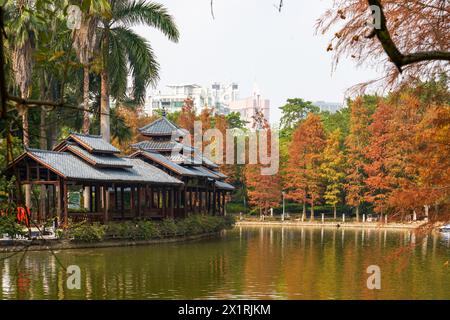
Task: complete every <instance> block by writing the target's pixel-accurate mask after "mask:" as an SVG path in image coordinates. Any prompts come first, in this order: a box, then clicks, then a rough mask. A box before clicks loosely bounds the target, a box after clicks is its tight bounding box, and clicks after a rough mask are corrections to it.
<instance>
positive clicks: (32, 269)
mask: <svg viewBox="0 0 450 320" xmlns="http://www.w3.org/2000/svg"><path fill="white" fill-rule="evenodd" d="M446 241H448V240H446V239H442V238H441V237H440V236H439V235H437V234H432V235H420V236H419V235H415V234H414V233H412V232H410V231H387V230H382V229H372V230H349V229H327V228H297V227H284V228H268V227H262V228H237V230H235V231H233V232H230V233H229V234H228V235H227V236H226V237H225V238H223V239H212V240H207V241H201V242H196V243H186V244H167V245H154V246H146V247H122V248H109V249H107V248H105V249H92V250H66V251H60V252H58V257H59V258H60V259H61V262H62V263H63V264H64V265H66V266H67V265H70V264H76V265H79V266H80V268H81V272H82V290H68V289H67V288H66V286H65V281H66V274H65V270H63V269H62V268H60V267H59V266H58V264H57V262H56V261H55V258H54V257H53V256H52V255H49V254H48V253H45V252H29V253H27V254H26V256H25V257H24V259H23V261H22V267H21V268H20V269H19V272H18V273H17V270H18V269H17V264H18V261H19V257H14V258H10V259H6V260H0V272H1V277H0V286H1V288H2V290H1V292H0V298H16V299H37V298H52V299H85V298H88V299H108V298H109V299H133V298H143V299H151V298H187V299H191V298H224V299H233V298H264V299H310V298H313V299H374V298H387V299H391V298H449V292H448V286H449V284H450V271H449V268H448V267H444V262H445V261H447V260H448V259H449V255H450V243H448V242H446ZM372 264H376V265H379V266H380V268H381V272H382V289H381V290H380V291H378V290H368V289H367V287H366V280H367V277H368V274H367V273H366V268H367V266H369V265H372Z"/></svg>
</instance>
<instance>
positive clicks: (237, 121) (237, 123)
mask: <svg viewBox="0 0 450 320" xmlns="http://www.w3.org/2000/svg"><path fill="white" fill-rule="evenodd" d="M226 120H227V123H228V127H229V128H230V129H234V128H236V129H244V128H245V126H246V125H247V123H248V121H245V120H242V119H241V114H240V113H239V112H231V113H229V114H227V115H226Z"/></svg>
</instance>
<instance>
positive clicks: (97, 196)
mask: <svg viewBox="0 0 450 320" xmlns="http://www.w3.org/2000/svg"><path fill="white" fill-rule="evenodd" d="M100 196H101V195H100V186H99V185H98V184H96V185H95V212H100Z"/></svg>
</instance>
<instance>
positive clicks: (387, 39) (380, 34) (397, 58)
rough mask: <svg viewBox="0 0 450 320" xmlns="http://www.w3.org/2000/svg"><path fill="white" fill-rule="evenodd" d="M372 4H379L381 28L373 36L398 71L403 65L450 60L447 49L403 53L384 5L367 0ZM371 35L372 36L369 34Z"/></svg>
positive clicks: (375, 0)
mask: <svg viewBox="0 0 450 320" xmlns="http://www.w3.org/2000/svg"><path fill="white" fill-rule="evenodd" d="M367 1H368V3H369V5H370V6H377V7H378V8H380V17H379V18H380V28H374V30H373V31H372V33H371V36H373V35H376V36H377V38H378V40H379V41H380V43H381V45H382V46H383V50H384V51H385V52H386V54H387V55H388V57H389V58H390V60H391V61H392V63H394V64H395V66H396V67H397V69H398V71H399V72H400V73H401V72H402V67H404V66H407V65H409V64H413V63H417V62H421V61H432V60H446V61H450V52H447V51H422V52H415V53H409V54H403V53H401V52H400V50H399V49H398V48H397V46H396V44H395V43H394V41H393V40H392V38H391V34H390V33H389V30H388V28H387V24H386V16H385V14H384V11H383V6H382V5H381V1H380V0H367ZM369 37H370V36H369Z"/></svg>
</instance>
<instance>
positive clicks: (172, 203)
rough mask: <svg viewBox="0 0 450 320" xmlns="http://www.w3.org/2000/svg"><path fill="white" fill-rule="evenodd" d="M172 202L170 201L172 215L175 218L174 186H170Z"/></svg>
mask: <svg viewBox="0 0 450 320" xmlns="http://www.w3.org/2000/svg"><path fill="white" fill-rule="evenodd" d="M169 199H170V203H169V207H170V217H171V218H172V219H173V218H174V214H173V213H174V210H173V207H174V192H173V187H171V188H170V198H169Z"/></svg>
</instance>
